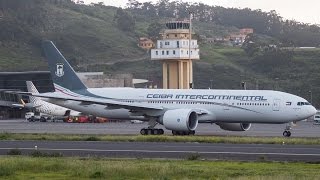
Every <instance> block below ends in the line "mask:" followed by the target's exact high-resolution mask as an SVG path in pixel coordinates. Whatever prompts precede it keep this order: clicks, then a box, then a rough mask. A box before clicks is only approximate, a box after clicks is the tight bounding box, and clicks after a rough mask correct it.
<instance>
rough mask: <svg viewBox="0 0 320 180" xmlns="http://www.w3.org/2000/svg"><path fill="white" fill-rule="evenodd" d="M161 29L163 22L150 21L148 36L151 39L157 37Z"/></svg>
mask: <svg viewBox="0 0 320 180" xmlns="http://www.w3.org/2000/svg"><path fill="white" fill-rule="evenodd" d="M162 29H163V24H160V23H159V22H158V21H156V22H153V23H151V24H150V25H149V27H148V30H147V31H148V35H149V37H150V38H152V39H157V38H158V37H159V33H160V31H161V30H162Z"/></svg>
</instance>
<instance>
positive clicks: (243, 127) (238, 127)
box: [217, 123, 251, 131]
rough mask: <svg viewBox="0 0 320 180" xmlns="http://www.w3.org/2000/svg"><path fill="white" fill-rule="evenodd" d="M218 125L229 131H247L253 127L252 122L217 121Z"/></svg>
mask: <svg viewBox="0 0 320 180" xmlns="http://www.w3.org/2000/svg"><path fill="white" fill-rule="evenodd" d="M217 125H219V126H220V128H221V129H223V130H227V131H247V130H249V129H250V127H251V123H217Z"/></svg>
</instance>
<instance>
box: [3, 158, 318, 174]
mask: <svg viewBox="0 0 320 180" xmlns="http://www.w3.org/2000/svg"><path fill="white" fill-rule="evenodd" d="M319 168H320V165H319V164H307V163H277V162H221V161H200V160H126V159H121V160H114V159H101V158H61V157H56V158H50V157H24V156H22V157H2V158H1V159H0V178H1V179H288V177H289V179H319V178H320V175H319V172H318V171H319Z"/></svg>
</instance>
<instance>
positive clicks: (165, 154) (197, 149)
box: [0, 141, 320, 162]
mask: <svg viewBox="0 0 320 180" xmlns="http://www.w3.org/2000/svg"><path fill="white" fill-rule="evenodd" d="M0 142H1V143H0V154H1V155H6V154H7V153H8V152H9V151H10V150H12V149H16V148H18V149H20V150H21V151H22V153H23V154H30V153H32V152H33V151H35V150H38V151H41V152H46V153H61V154H62V155H63V156H77V157H92V156H93V157H96V156H97V157H111V158H165V159H190V158H196V159H209V160H212V159H219V160H244V161H262V160H263V161H265V160H266V161H304V162H320V151H319V149H320V146H316V145H312V146H311V145H309V146H307V145H272V144H267V145H266V144H258V145H257V144H201V143H146V142H88V141H85V142H84V141H72V142H70V141H67V142H66V141H0Z"/></svg>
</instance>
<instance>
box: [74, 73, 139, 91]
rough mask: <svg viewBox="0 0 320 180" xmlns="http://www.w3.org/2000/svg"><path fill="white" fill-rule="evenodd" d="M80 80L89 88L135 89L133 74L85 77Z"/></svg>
mask: <svg viewBox="0 0 320 180" xmlns="http://www.w3.org/2000/svg"><path fill="white" fill-rule="evenodd" d="M80 79H81V81H82V82H83V83H84V84H85V85H86V86H87V87H89V88H102V87H133V85H132V75H131V74H117V75H85V76H82V77H80Z"/></svg>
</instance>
